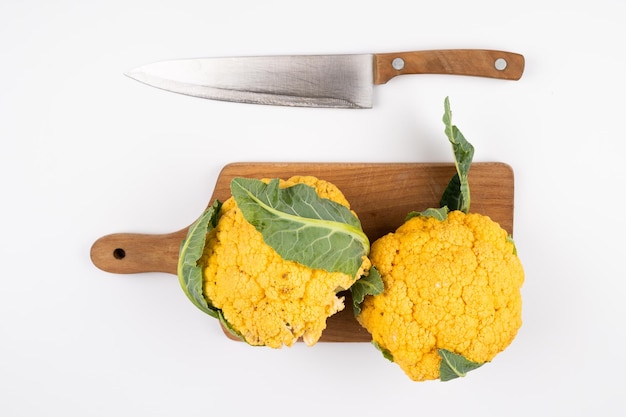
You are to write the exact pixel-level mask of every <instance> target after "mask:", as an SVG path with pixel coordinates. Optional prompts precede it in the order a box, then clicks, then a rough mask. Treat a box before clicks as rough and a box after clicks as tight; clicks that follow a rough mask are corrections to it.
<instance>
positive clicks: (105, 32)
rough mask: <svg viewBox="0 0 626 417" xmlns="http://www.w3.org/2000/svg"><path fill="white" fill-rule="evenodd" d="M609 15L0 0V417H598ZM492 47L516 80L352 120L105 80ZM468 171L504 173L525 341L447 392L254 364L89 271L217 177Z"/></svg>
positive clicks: (345, 349)
mask: <svg viewBox="0 0 626 417" xmlns="http://www.w3.org/2000/svg"><path fill="white" fill-rule="evenodd" d="M623 4H624V3H623V1H618V0H615V1H612V0H597V1H593V2H591V1H584V2H583V1H576V0H574V1H534V0H531V1H525V2H510V3H506V2H502V1H488V0H477V1H472V2H467V1H461V0H449V1H445V2H436V1H428V2H422V1H410V2H409V1H406V2H401V1H395V0H388V1H385V2H380V1H378V2H372V1H364V0H358V1H340V0H332V1H323V0H322V1H320V0H318V1H315V2H312V1H311V2H294V1H270V0H267V1H253V0H249V1H231V2H228V1H190V0H177V1H170V2H165V1H117V0H109V1H90V2H81V1H71V0H66V1H17V0H6V1H3V2H2V3H1V4H0V52H1V55H0V59H1V65H0V138H1V142H0V181H1V184H2V204H1V206H0V207H1V210H2V211H1V214H2V215H1V216H0V222H1V223H0V259H1V267H2V275H1V276H0V415H2V416H34V415H38V416H47V415H64V416H143V415H150V416H175V415H185V416H204V415H245V414H254V415H285V416H286V415H294V414H298V415H311V416H313V415H315V416H318V415H323V414H328V413H332V415H348V414H353V415H361V416H381V415H394V414H398V413H402V414H407V415H438V416H447V415H460V414H463V415H481V416H502V415H507V416H531V415H532V416H538V415H544V416H546V415H550V416H569V417H572V416H591V415H596V416H598V415H602V416H618V415H622V413H623V409H624V406H626V400H625V399H624V398H625V397H624V394H625V391H624V384H623V380H622V378H623V377H622V376H623V375H624V373H625V372H626V364H625V363H626V362H625V361H624V360H623V350H624V341H625V340H624V339H625V338H624V319H625V318H626V303H624V292H625V290H626V285H625V284H624V282H625V279H626V274H625V271H624V269H625V268H624V254H623V251H624V249H625V245H624V238H623V236H624V234H625V232H626V222H625V220H624V215H623V204H624V197H623V189H624V184H625V181H626V174H624V155H625V153H626V145H625V137H624V136H625V134H624V128H623V126H622V120H623V117H624V110H625V107H624V97H626V85H625V81H624V68H625V63H626V61H625V59H624V43H623V39H624V37H625V35H626V29H625V26H624V18H625V17H626V10H625V9H626V8H625V7H624V6H623ZM439 48H442V49H443V48H489V49H504V50H510V51H514V52H518V53H522V54H523V55H524V56H525V57H526V71H525V73H524V76H523V77H522V79H521V80H520V81H518V82H511V81H499V80H487V79H479V78H469V77H451V76H425V75H424V76H406V77H402V78H398V79H394V80H392V81H391V82H390V83H389V84H387V85H385V86H380V87H376V88H375V97H374V103H375V108H374V109H372V110H336V109H330V110H329V109H299V108H283V107H265V106H255V105H244V104H234V103H223V102H214V101H209V100H201V99H196V98H191V97H186V96H181V95H177V94H172V93H167V92H164V91H161V90H158V89H155V88H151V87H148V86H145V85H143V84H140V83H138V82H135V81H133V80H131V79H129V78H127V77H125V76H124V75H123V73H124V72H125V71H127V70H129V69H131V68H133V67H136V66H139V65H143V64H146V63H149V62H153V61H158V60H163V59H171V58H192V57H201V56H228V55H262V54H291V53H296V54H325V53H365V52H395V51H402V50H419V49H439ZM445 96H450V100H451V104H452V111H453V113H454V118H453V121H454V122H455V124H457V125H458V126H459V128H460V129H461V130H462V131H463V133H464V134H465V136H466V137H467V138H468V139H469V140H470V141H471V142H472V143H473V144H474V145H475V147H476V157H475V161H499V162H506V163H508V164H510V165H511V166H512V167H513V169H514V170H515V175H516V177H515V179H516V184H515V187H516V188H515V238H516V242H517V246H518V249H519V253H520V256H521V258H522V260H523V262H524V265H525V270H526V282H525V285H524V287H523V296H524V313H523V318H524V324H523V327H522V329H521V331H520V332H519V334H518V337H517V338H516V340H515V341H514V342H513V344H512V345H511V346H510V347H509V348H508V349H507V350H506V351H505V352H504V353H502V354H501V355H499V356H498V357H496V359H495V360H494V361H493V362H492V363H491V364H489V365H488V366H484V367H483V368H481V369H480V370H478V371H475V372H474V373H472V374H470V375H468V377H467V378H464V379H459V380H455V381H452V382H449V383H440V382H427V383H415V382H411V381H410V380H409V379H408V377H406V376H405V375H404V374H403V373H402V371H401V370H400V369H399V368H398V367H397V366H396V365H394V364H391V363H389V362H387V361H386V360H384V359H383V358H382V356H381V355H380V354H379V353H378V351H376V350H375V349H374V348H373V347H372V346H371V345H370V344H368V343H362V344H318V345H316V346H315V347H312V348H308V347H306V346H304V345H303V344H298V345H297V346H295V347H293V348H290V349H282V350H271V349H265V348H251V347H249V346H246V345H244V344H242V343H237V342H233V341H231V340H229V339H227V338H226V337H224V335H223V333H222V331H221V329H220V328H219V326H218V324H217V323H216V322H215V321H213V320H212V319H211V318H210V317H208V316H205V315H203V314H202V313H201V312H199V311H198V310H197V309H196V308H195V307H194V306H193V305H191V304H190V303H189V302H188V301H187V299H186V298H185V296H184V294H183V293H182V291H181V290H180V288H179V286H178V283H177V280H176V278H175V277H174V276H171V275H167V274H157V273H151V274H140V275H115V274H109V273H106V272H103V271H101V270H99V269H97V268H96V267H95V266H94V265H93V264H92V263H91V260H90V257H89V250H90V247H91V244H92V243H93V242H94V241H95V240H96V239H97V238H99V237H101V236H103V235H106V234H109V233H115V232H139V233H167V232H171V231H175V230H179V229H181V228H182V227H185V226H187V225H188V224H190V223H191V222H192V221H193V220H195V218H196V217H197V216H198V215H199V214H200V213H201V211H202V210H203V209H204V208H205V207H206V205H207V204H208V200H209V197H210V195H211V192H212V187H213V185H214V184H215V179H216V178H217V175H218V173H219V170H220V169H221V168H222V167H223V166H224V165H225V164H227V163H230V162H235V161H287V162H296V161H314V162H324V161H338V162H342V161H346V162H351V161H362V162H397V161H399V162H430V161H451V152H450V149H449V146H448V144H447V142H446V139H445V137H444V136H443V125H442V123H441V115H442V113H443V99H444V97H445Z"/></svg>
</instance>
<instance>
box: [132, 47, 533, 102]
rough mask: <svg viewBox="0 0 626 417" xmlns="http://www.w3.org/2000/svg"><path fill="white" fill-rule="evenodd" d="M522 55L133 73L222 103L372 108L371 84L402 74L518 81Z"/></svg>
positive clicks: (419, 54) (248, 61)
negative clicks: (464, 76) (463, 76)
mask: <svg viewBox="0 0 626 417" xmlns="http://www.w3.org/2000/svg"><path fill="white" fill-rule="evenodd" d="M523 71H524V57H523V56H522V55H520V54H517V53H513V52H505V51H496V50H486V49H447V50H429V51H413V52H399V53H382V54H351V55H282V56H249V57H217V58H199V59H178V60H169V61H160V62H155V63H151V64H147V65H144V66H141V67H138V68H135V69H133V70H131V71H129V72H127V73H126V75H127V76H129V77H130V78H133V79H135V80H137V81H140V82H142V83H145V84H148V85H151V86H153V87H157V88H160V89H163V90H167V91H172V92H175V93H180V94H186V95H189V96H194V97H200V98H207V99H213V100H221V101H233V102H241V103H253V104H269V105H281V106H300V107H335V108H353V109H365V108H371V107H372V96H373V86H374V85H381V84H385V83H387V82H388V81H389V80H391V79H392V78H394V77H396V76H398V75H404V74H447V75H467V76H477V77H488V78H499V79H504V80H518V79H520V78H521V76H522V73H523Z"/></svg>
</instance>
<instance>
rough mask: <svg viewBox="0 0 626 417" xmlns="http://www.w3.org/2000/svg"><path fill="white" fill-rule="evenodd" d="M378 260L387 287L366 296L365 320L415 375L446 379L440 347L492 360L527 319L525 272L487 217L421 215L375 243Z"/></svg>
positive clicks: (481, 360) (374, 257) (504, 235)
mask: <svg viewBox="0 0 626 417" xmlns="http://www.w3.org/2000/svg"><path fill="white" fill-rule="evenodd" d="M370 259H371V262H372V265H373V266H375V267H376V268H377V269H378V271H379V272H380V274H381V276H382V279H383V282H384V286H385V290H384V291H383V293H381V294H380V295H377V296H368V297H366V298H365V301H364V302H363V304H362V310H361V313H360V315H359V316H358V317H357V318H358V321H359V322H360V323H361V325H363V326H364V327H365V328H366V329H367V330H368V331H369V332H370V333H371V334H372V338H373V341H374V343H376V344H377V345H378V346H379V347H380V348H381V349H382V350H384V351H386V352H388V353H389V354H390V355H391V356H392V357H393V361H394V362H395V363H397V364H398V365H399V366H400V368H401V369H402V370H403V371H404V372H405V373H406V374H407V375H408V376H409V377H410V378H411V379H413V380H416V381H423V380H430V379H437V378H439V365H440V362H441V358H440V356H439V355H438V349H445V350H448V351H451V352H454V353H457V354H459V355H462V356H464V357H465V358H466V359H468V360H470V361H472V362H476V363H484V362H488V361H491V360H492V359H493V358H494V357H495V356H496V354H498V353H499V352H501V351H502V350H504V349H505V348H506V347H507V346H508V345H509V344H510V343H511V342H512V340H513V338H514V337H515V335H516V334H517V331H518V329H519V328H520V326H521V324H522V320H521V308H522V300H521V293H520V288H521V286H522V284H523V281H524V271H523V269H522V265H521V262H520V260H519V258H518V257H517V255H516V252H515V247H514V244H513V243H512V242H511V241H510V239H508V238H507V233H506V231H505V230H503V229H502V228H501V227H500V226H499V225H498V224H497V223H496V222H494V221H492V220H491V219H490V218H489V217H487V216H484V215H481V214H477V213H470V214H465V213H463V212H461V211H452V212H450V213H449V214H448V217H447V219H446V220H443V221H440V220H437V219H435V218H433V217H424V216H418V217H413V218H411V219H410V220H408V221H407V222H406V223H405V224H404V225H402V226H400V227H399V228H398V229H397V230H396V231H395V233H390V234H388V235H386V236H383V237H381V238H380V239H378V240H377V241H375V242H374V243H373V244H372V248H371V252H370Z"/></svg>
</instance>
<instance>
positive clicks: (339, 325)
mask: <svg viewBox="0 0 626 417" xmlns="http://www.w3.org/2000/svg"><path fill="white" fill-rule="evenodd" d="M454 173H455V167H454V164H448V163H268V162H263V163H233V164H229V165H226V166H225V167H224V168H223V169H222V171H221V172H220V174H219V176H218V179H217V182H216V184H215V188H214V191H213V195H212V196H211V198H210V201H209V202H208V204H207V206H208V205H210V204H211V203H212V202H213V201H214V200H215V199H219V200H221V201H224V200H226V199H227V198H229V197H230V181H231V180H232V179H233V178H235V177H249V178H283V179H287V178H289V177H291V176H293V175H313V176H315V177H318V178H320V179H324V180H327V181H330V182H332V183H333V184H335V185H336V186H337V187H339V189H341V190H342V191H343V193H344V195H345V196H346V198H347V199H348V201H349V202H350V204H351V208H352V209H353V210H354V211H355V212H356V213H357V215H358V216H359V219H360V220H361V224H362V226H363V230H364V231H365V233H366V234H367V235H368V237H369V238H370V240H371V241H374V240H375V239H377V238H379V237H381V236H383V235H385V234H387V233H389V232H392V231H394V230H395V229H396V228H397V227H398V226H400V225H401V224H402V222H403V221H404V218H405V216H406V215H407V213H409V212H410V211H413V210H417V211H420V210H424V209H426V208H429V207H438V204H439V199H440V198H441V194H442V193H443V190H444V189H445V187H446V185H447V184H448V181H449V180H450V178H451V177H452V176H453V175H454ZM469 182H470V189H471V211H472V212H477V213H482V214H485V215H488V216H490V217H491V218H492V219H493V220H494V221H496V222H498V223H499V224H500V225H501V226H502V227H503V228H504V229H505V230H507V231H508V232H509V233H511V234H512V233H513V207H514V204H513V197H514V176H513V170H512V169H511V167H510V166H508V165H507V164H504V163H499V162H482V163H480V162H475V163H473V164H472V167H471V170H470V174H469ZM200 214H201V213H198V216H200ZM195 220H196V219H190V221H189V225H191V223H193V222H194V221H195ZM187 229H188V226H187V227H184V228H183V229H181V230H178V231H174V232H172V233H167V234H154V235H150V234H137V233H115V234H110V235H106V236H103V237H101V238H100V239H98V240H96V241H95V242H94V244H93V245H92V248H91V259H92V262H93V263H94V265H96V266H97V267H98V268H100V269H102V270H104V271H107V272H111V273H116V274H132V273H142V272H164V273H169V274H176V269H177V264H178V250H179V247H180V243H181V242H182V240H183V239H184V238H185V236H186V234H187ZM345 295H346V308H345V309H344V310H343V311H341V312H339V313H337V314H335V315H334V316H332V317H330V318H329V319H328V326H327V328H326V330H325V331H324V333H323V335H322V338H321V339H320V341H326V342H366V341H370V340H371V338H370V336H369V334H368V333H367V331H365V330H364V329H363V328H362V327H361V326H360V325H359V324H358V323H357V321H356V320H355V318H354V316H353V313H352V308H350V302H351V300H350V299H349V297H350V295H349V293H347V292H346V293H345ZM225 334H226V335H227V336H229V337H231V336H230V335H229V334H228V333H227V332H225ZM231 338H232V337H231Z"/></svg>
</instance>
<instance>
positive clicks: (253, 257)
mask: <svg viewBox="0 0 626 417" xmlns="http://www.w3.org/2000/svg"><path fill="white" fill-rule="evenodd" d="M263 181H264V182H266V183H267V182H268V181H269V180H263ZM294 184H306V185H309V186H310V187H313V188H314V189H315V192H316V193H317V195H318V196H319V197H322V198H326V199H330V200H332V201H334V202H336V203H339V204H341V205H343V206H345V207H347V208H348V209H349V203H348V201H347V200H346V198H345V197H344V195H343V194H342V193H341V191H340V190H339V189H338V188H337V187H336V186H335V185H333V184H331V183H329V182H327V181H324V180H319V179H317V178H315V177H311V176H296V177H292V178H290V179H288V180H286V181H283V180H280V188H285V187H289V186H292V185H294ZM367 249H368V250H369V242H368V243H367ZM359 259H360V260H361V262H362V263H361V268H360V269H359V271H358V272H357V274H356V275H348V274H346V273H343V272H328V271H326V270H324V269H315V268H310V267H308V266H305V265H303V264H301V263H298V262H295V261H290V260H285V259H283V258H282V257H281V255H280V254H279V253H277V251H275V250H274V249H273V248H272V247H270V246H269V245H268V244H266V242H265V241H264V238H263V236H262V234H261V233H260V232H259V231H258V230H257V229H256V228H255V227H254V226H253V225H252V224H250V223H249V222H248V221H247V220H246V219H245V218H244V215H243V214H242V211H241V210H240V208H239V207H238V206H237V202H236V201H235V198H234V197H230V198H229V199H227V200H226V201H225V202H224V203H223V205H222V206H221V209H220V214H219V220H218V222H217V224H216V226H215V227H214V228H213V229H212V230H210V231H209V233H208V234H207V236H206V244H205V247H204V252H203V256H202V258H201V259H200V260H199V261H198V265H200V266H202V268H203V270H202V280H203V283H202V286H203V292H204V297H206V300H207V301H208V302H209V305H210V306H211V307H212V308H213V309H216V310H218V311H220V314H221V315H222V316H223V319H225V321H226V322H227V325H228V327H229V328H230V329H231V330H232V331H234V333H235V334H237V335H239V336H240V337H241V338H242V339H243V340H245V341H246V342H247V343H249V344H251V345H265V346H269V347H273V348H280V347H281V346H283V345H285V346H291V345H292V344H293V343H294V342H296V341H297V340H298V339H299V338H300V337H302V339H303V340H304V342H306V344H307V345H313V344H315V343H316V342H317V341H318V340H319V338H320V336H321V334H322V331H323V330H324V329H325V328H326V319H327V318H328V317H329V316H331V315H333V314H335V313H336V312H338V311H340V310H342V309H343V308H344V303H343V302H344V299H343V297H338V296H337V292H338V291H341V290H346V289H348V288H349V287H350V286H351V285H352V284H353V283H354V282H355V281H356V280H357V279H358V278H359V277H360V276H361V274H362V273H363V272H365V271H367V270H368V269H369V266H370V262H369V259H368V258H367V257H366V256H362V257H361V258H359Z"/></svg>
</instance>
